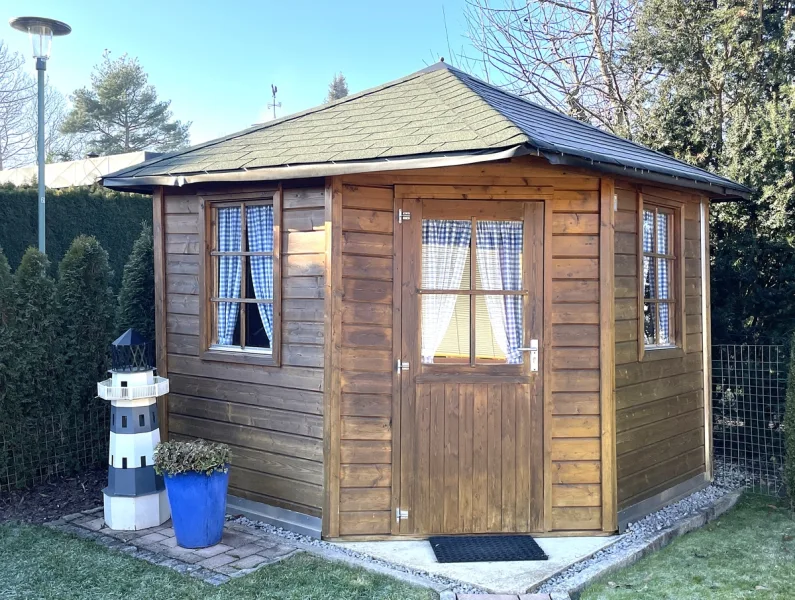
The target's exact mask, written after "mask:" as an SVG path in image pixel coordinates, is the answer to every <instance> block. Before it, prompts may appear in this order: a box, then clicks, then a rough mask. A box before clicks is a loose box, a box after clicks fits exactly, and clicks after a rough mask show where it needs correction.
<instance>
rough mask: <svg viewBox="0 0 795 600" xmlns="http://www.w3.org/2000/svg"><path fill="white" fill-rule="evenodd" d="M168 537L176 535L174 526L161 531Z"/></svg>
mask: <svg viewBox="0 0 795 600" xmlns="http://www.w3.org/2000/svg"><path fill="white" fill-rule="evenodd" d="M160 533H161V534H163V535H164V536H166V537H174V528H173V527H166V528H165V529H163V530H162V531H161V532H160Z"/></svg>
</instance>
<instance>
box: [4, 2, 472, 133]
mask: <svg viewBox="0 0 795 600" xmlns="http://www.w3.org/2000/svg"><path fill="white" fill-rule="evenodd" d="M464 4H465V3H464V0H443V1H442V0H399V1H397V2H395V1H391V2H382V1H379V0H370V1H362V0H337V1H336V2H322V1H320V0H315V1H313V2H310V1H306V0H288V1H283V0H282V1H279V2H273V1H260V2H256V1H253V0H246V1H237V0H225V1H220V2H219V1H217V0H193V1H182V0H159V1H153V0H134V1H130V0H104V1H95V0H80V1H78V0H26V1H25V2H20V1H19V0H0V17H2V19H3V20H4V22H5V23H7V22H8V19H10V18H11V17H15V16H21V14H20V12H24V13H25V15H36V16H47V17H51V18H54V19H59V20H62V21H65V22H67V23H68V24H69V25H71V26H72V33H71V34H70V35H69V36H67V37H64V38H55V39H54V40H53V51H52V58H51V59H50V61H49V65H48V74H49V77H50V82H51V83H52V84H53V85H54V86H55V87H57V88H58V89H59V90H61V92H63V93H64V94H65V95H68V94H70V93H71V92H72V91H74V90H75V89H77V88H79V87H82V86H84V85H88V83H89V81H90V80H89V76H90V74H91V70H92V67H93V66H94V65H95V64H96V63H98V62H99V61H100V60H101V58H102V52H103V51H104V50H105V49H106V48H108V49H110V50H111V51H112V53H113V55H114V56H118V55H121V54H123V53H125V52H126V53H128V54H129V55H131V56H137V57H138V58H139V60H140V61H141V64H142V65H143V67H144V69H145V70H146V71H147V72H148V73H149V81H150V83H152V84H154V85H155V87H156V88H157V91H158V94H159V95H160V97H161V98H163V99H170V100H171V101H172V110H173V112H174V114H175V116H176V117H177V118H179V119H181V120H185V121H193V126H192V128H191V141H192V142H194V143H198V142H202V141H205V140H208V139H212V138H214V137H218V136H221V135H224V134H227V133H231V132H233V131H237V130H239V129H243V128H245V127H248V126H249V125H251V124H252V123H256V122H260V121H262V120H264V119H266V118H269V116H270V111H269V110H268V109H266V105H267V103H268V102H269V101H270V85H271V83H275V84H276V85H277V86H278V88H279V94H278V98H277V100H278V101H280V102H281V103H282V107H281V109H277V116H283V115H286V114H289V113H293V112H297V111H300V110H303V109H305V108H309V107H311V106H315V105H317V104H319V103H321V102H322V101H323V98H324V97H325V94H326V89H327V86H328V83H329V81H331V79H332V77H333V75H334V73H336V72H342V73H343V74H344V75H345V77H346V78H347V80H348V85H349V88H350V90H351V92H356V91H359V90H363V89H366V88H368V87H372V86H375V85H378V84H380V83H384V82H386V81H389V80H391V79H395V78H398V77H401V76H403V75H406V74H409V73H411V72H413V71H416V70H418V69H421V68H423V67H425V66H426V65H428V64H431V63H433V62H435V61H436V59H437V58H438V57H439V56H448V55H449V52H448V46H447V37H446V35H445V24H444V19H443V14H442V7H443V6H444V11H445V14H446V20H447V29H448V33H449V40H450V43H451V46H452V47H453V49H454V51H456V52H459V51H460V50H461V48H462V47H463V46H464V45H465V44H466V39H465V33H466V24H465V21H464V17H463V10H464ZM0 27H5V29H0V32H1V33H0V38H1V39H3V40H4V41H5V42H6V43H8V45H9V47H10V48H11V49H12V50H15V51H19V52H23V53H24V55H25V56H26V57H27V58H28V66H29V68H30V71H31V72H34V65H33V60H32V58H29V57H30V44H29V42H28V39H27V36H25V35H24V34H22V33H19V32H17V31H15V30H13V29H11V28H10V27H9V26H8V25H2V24H0Z"/></svg>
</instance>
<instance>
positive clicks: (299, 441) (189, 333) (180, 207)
mask: <svg viewBox="0 0 795 600" xmlns="http://www.w3.org/2000/svg"><path fill="white" fill-rule="evenodd" d="M237 189H238V188H237V187H236V186H229V192H230V193H234V192H235V190H237ZM254 193H256V192H254ZM324 205H325V199H324V189H323V188H299V189H285V190H284V191H283V198H282V218H281V225H282V290H281V291H282V323H281V332H280V333H281V351H282V358H281V362H282V366H281V367H263V366H260V365H253V364H245V363H237V362H217V361H205V360H201V359H200V358H199V350H200V348H199V316H200V314H201V310H202V308H201V306H200V300H199V292H200V290H199V281H200V279H199V264H200V260H199V251H200V248H199V227H200V223H201V220H200V215H199V198H198V196H197V195H195V194H186V193H185V192H184V190H168V189H166V192H165V213H166V214H165V218H164V229H165V235H166V244H165V246H166V258H165V278H164V279H165V294H166V331H167V336H166V340H167V350H168V365H169V377H170V388H171V393H170V395H169V404H168V406H169V432H170V434H171V435H173V436H174V437H175V438H186V439H187V438H197V437H201V438H205V439H210V440H214V441H218V442H224V443H227V444H229V445H230V446H231V447H232V457H233V458H232V462H233V469H232V471H231V478H230V484H229V485H230V493H232V494H235V495H237V496H240V497H243V498H247V499H249V500H254V501H257V502H265V503H267V504H271V505H274V506H279V507H283V508H288V509H290V510H296V511H299V512H303V513H306V514H311V515H315V516H319V515H320V514H321V507H322V496H323V442H322V436H323V415H322V413H323V392H322V389H323V368H322V367H323V358H324V328H323V301H324V284H325V281H324V269H325V213H324Z"/></svg>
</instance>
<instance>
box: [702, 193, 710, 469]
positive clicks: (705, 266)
mask: <svg viewBox="0 0 795 600" xmlns="http://www.w3.org/2000/svg"><path fill="white" fill-rule="evenodd" d="M699 221H700V222H701V223H700V225H701V228H700V230H701V244H699V246H700V250H701V340H702V344H701V357H702V361H703V363H702V370H703V373H704V465H705V468H706V476H707V480H708V481H712V477H713V474H712V312H711V310H710V286H709V278H710V268H709V198H706V197H704V196H702V197H701V198H700V211H699Z"/></svg>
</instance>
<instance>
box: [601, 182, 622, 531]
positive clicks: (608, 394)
mask: <svg viewBox="0 0 795 600" xmlns="http://www.w3.org/2000/svg"><path fill="white" fill-rule="evenodd" d="M615 209H616V195H615V181H614V180H613V179H610V178H602V180H601V183H600V188H599V369H600V375H599V414H600V421H601V429H600V433H601V468H602V530H603V531H615V530H616V529H617V528H618V512H617V511H618V507H617V495H618V494H617V486H618V479H617V474H616V406H615V387H616V385H615V379H616V357H615V351H616V345H615V295H616V294H615Z"/></svg>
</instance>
